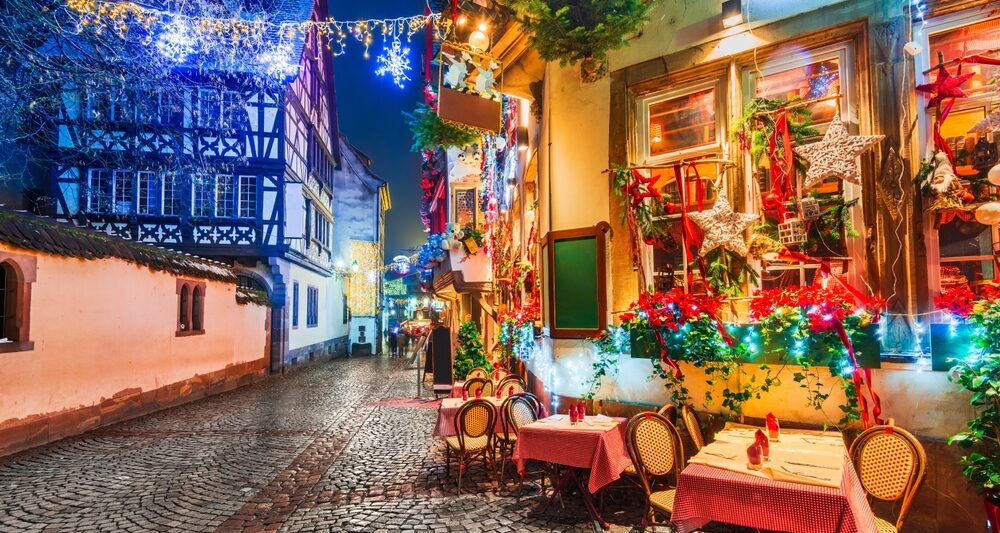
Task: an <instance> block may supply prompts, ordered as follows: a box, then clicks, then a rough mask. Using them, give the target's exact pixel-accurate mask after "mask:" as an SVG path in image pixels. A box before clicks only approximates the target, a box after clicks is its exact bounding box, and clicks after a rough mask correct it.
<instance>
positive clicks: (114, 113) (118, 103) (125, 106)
mask: <svg viewBox="0 0 1000 533" xmlns="http://www.w3.org/2000/svg"><path fill="white" fill-rule="evenodd" d="M111 120H112V121H113V122H133V121H134V120H135V106H134V105H133V104H132V96H131V95H130V94H128V93H127V92H124V91H117V92H114V93H112V95H111Z"/></svg>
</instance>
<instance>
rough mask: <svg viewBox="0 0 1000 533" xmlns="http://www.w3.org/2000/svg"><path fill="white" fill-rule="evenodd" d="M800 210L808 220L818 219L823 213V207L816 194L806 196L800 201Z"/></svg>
mask: <svg viewBox="0 0 1000 533" xmlns="http://www.w3.org/2000/svg"><path fill="white" fill-rule="evenodd" d="M799 211H800V214H801V215H802V218H804V219H806V220H814V219H817V218H819V216H820V215H821V214H822V209H821V208H820V206H819V200H817V199H816V198H815V197H814V196H806V197H805V198H803V199H802V200H801V201H799Z"/></svg>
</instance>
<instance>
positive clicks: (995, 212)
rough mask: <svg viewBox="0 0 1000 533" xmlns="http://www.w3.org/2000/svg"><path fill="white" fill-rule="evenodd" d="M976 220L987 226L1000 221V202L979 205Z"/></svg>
mask: <svg viewBox="0 0 1000 533" xmlns="http://www.w3.org/2000/svg"><path fill="white" fill-rule="evenodd" d="M976 222H979V223H980V224H985V225H987V226H992V225H993V224H996V223H998V222H1000V202H986V203H985V204H983V205H981V206H979V207H977V208H976Z"/></svg>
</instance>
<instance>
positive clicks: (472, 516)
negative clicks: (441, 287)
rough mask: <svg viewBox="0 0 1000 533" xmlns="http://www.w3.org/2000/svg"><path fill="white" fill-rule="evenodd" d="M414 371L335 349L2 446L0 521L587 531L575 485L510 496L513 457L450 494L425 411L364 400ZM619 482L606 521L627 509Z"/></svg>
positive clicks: (3, 526) (81, 527)
mask: <svg viewBox="0 0 1000 533" xmlns="http://www.w3.org/2000/svg"><path fill="white" fill-rule="evenodd" d="M415 381H416V380H415V376H414V370H408V369H407V368H406V364H405V361H403V360H399V359H395V360H391V359H386V358H377V357H372V358H360V359H349V360H336V361H333V362H330V363H325V364H322V365H317V366H313V367H309V368H305V369H303V370H298V371H296V372H293V373H290V374H288V375H286V376H282V377H275V378H271V379H268V380H265V381H264V382H261V383H258V384H255V385H251V386H248V387H245V388H242V389H239V390H236V391H233V392H230V393H226V394H222V395H219V396H215V397H211V398H207V399H204V400H201V401H197V402H194V403H190V404H187V405H183V406H180V407H177V408H173V409H169V410H166V411H162V412H159V413H155V414H153V415H150V416H146V417H142V418H139V419H136V420H132V421H128V422H125V423H121V424H117V425H113V426H109V427H106V428H101V429H98V430H96V431H93V432H91V433H88V434H85V435H83V436H81V437H77V438H70V439H66V440H63V441H60V442H57V443H54V444H52V445H48V446H44V447H41V448H36V449H33V450H29V451H27V452H23V453H20V454H17V455H13V456H10V457H6V458H3V459H0V531H4V532H6V531H41V530H44V531H241V530H245V531H261V530H268V531H274V530H281V531H359V532H360V531H364V532H373V531H412V530H424V531H439V532H440V531H469V532H477V531H482V532H487V531H497V532H505V531H593V525H592V523H591V522H590V521H589V520H588V518H587V514H586V512H585V510H584V509H583V507H582V505H580V503H579V497H578V496H576V495H572V494H567V495H566V496H565V498H564V502H565V508H560V505H559V504H558V503H556V504H553V505H551V506H549V507H546V505H545V501H544V500H543V499H542V498H541V497H540V496H538V494H537V491H536V492H534V493H530V494H528V495H526V496H524V497H522V498H520V499H518V498H517V496H516V494H514V493H513V492H512V491H513V490H514V489H515V488H516V485H515V483H514V482H512V481H511V480H510V478H511V477H513V469H512V468H511V469H509V470H508V475H507V480H506V481H505V486H504V487H502V488H500V489H497V488H496V486H495V485H494V484H492V483H491V482H490V481H488V480H487V478H486V477H485V476H484V475H483V474H482V468H481V467H480V466H478V465H473V466H472V467H471V468H470V471H469V474H470V475H469V478H467V479H472V480H473V483H469V482H467V483H468V485H466V487H465V491H464V494H462V495H459V494H458V491H457V488H456V483H455V478H454V474H455V471H454V470H453V471H452V477H448V476H447V475H446V473H445V461H444V453H443V443H442V442H439V441H438V439H435V438H434V437H433V436H432V431H433V426H434V422H435V419H436V418H435V417H436V411H435V410H434V409H428V408H403V407H397V406H377V405H374V403H375V402H377V401H379V400H382V399H386V398H394V397H412V396H414V393H415V389H416V382H415ZM628 492H634V491H628ZM628 492H627V491H622V492H621V494H620V495H617V496H616V497H617V499H618V500H619V501H617V502H612V501H611V500H610V499H609V501H608V502H606V503H607V510H606V517H607V518H609V519H610V520H611V521H612V522H615V523H623V524H627V523H632V524H634V523H636V520H637V516H636V513H635V511H634V509H635V508H638V507H639V503H638V502H637V501H635V500H634V499H632V498H633V497H632V496H631V495H629V494H628ZM622 498H626V499H629V500H630V501H628V502H621V501H620V500H621V499H622ZM625 508H627V509H633V510H632V511H630V513H629V514H628V516H623V514H624V513H623V512H621V510H622V509H625ZM616 511H618V512H616ZM615 529H616V530H623V531H624V530H627V529H628V528H626V527H619V526H616V527H615Z"/></svg>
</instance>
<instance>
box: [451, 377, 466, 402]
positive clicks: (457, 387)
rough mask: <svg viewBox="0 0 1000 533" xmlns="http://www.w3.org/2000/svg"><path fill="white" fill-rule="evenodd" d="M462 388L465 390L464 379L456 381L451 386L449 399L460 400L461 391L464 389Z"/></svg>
mask: <svg viewBox="0 0 1000 533" xmlns="http://www.w3.org/2000/svg"><path fill="white" fill-rule="evenodd" d="M464 388H465V380H464V379H463V380H462V381H456V382H455V383H454V384H453V385H452V386H451V397H452V398H461V397H462V389H464Z"/></svg>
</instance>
